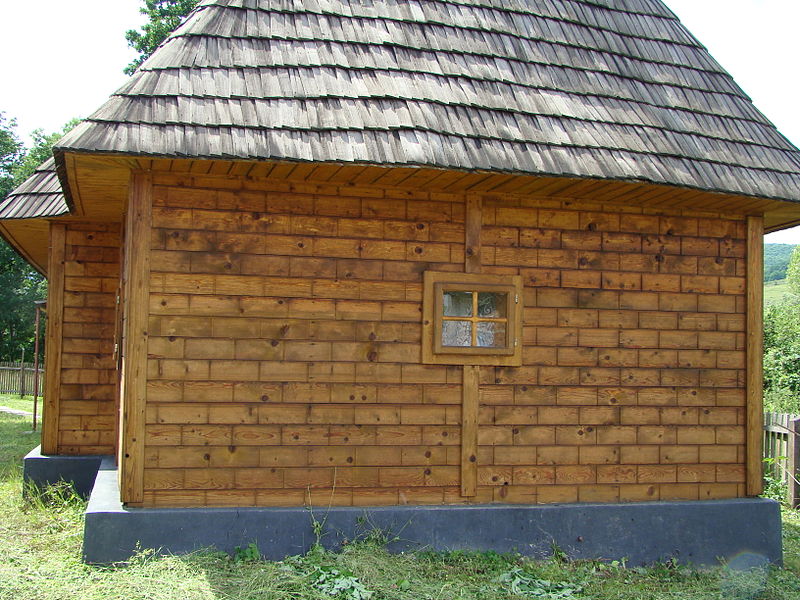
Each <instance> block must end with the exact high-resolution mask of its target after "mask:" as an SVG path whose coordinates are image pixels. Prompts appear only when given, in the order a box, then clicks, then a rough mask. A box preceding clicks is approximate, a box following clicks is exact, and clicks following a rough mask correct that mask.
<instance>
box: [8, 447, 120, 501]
mask: <svg viewBox="0 0 800 600" xmlns="http://www.w3.org/2000/svg"><path fill="white" fill-rule="evenodd" d="M103 458H104V457H103V456H47V455H44V454H42V447H41V446H37V447H36V448H34V449H33V450H31V451H30V452H29V453H28V455H27V456H26V457H25V458H24V459H23V461H22V477H23V479H24V481H25V483H26V484H28V485H30V486H33V487H36V488H39V489H43V488H45V487H47V486H48V485H52V484H54V483H58V482H60V481H66V482H67V483H70V484H71V485H72V487H73V488H74V489H75V491H76V492H77V493H78V494H79V495H80V496H82V497H84V498H88V497H89V494H91V492H92V487H94V479H95V477H96V476H97V471H98V469H99V468H100V463H101V461H102V460H103Z"/></svg>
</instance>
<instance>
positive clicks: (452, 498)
mask: <svg viewBox="0 0 800 600" xmlns="http://www.w3.org/2000/svg"><path fill="white" fill-rule="evenodd" d="M264 168H265V167H264V165H260V166H259V169H262V171H263V169H264ZM220 170H222V166H221V165H220V166H219V167H218V168H215V170H214V172H219V171H220ZM289 171H290V168H284V169H282V170H281V171H279V172H278V174H279V175H280V179H278V180H275V181H271V180H252V179H246V180H242V181H241V182H239V181H238V180H237V181H229V180H228V179H227V178H224V177H222V178H221V177H218V176H214V175H208V174H207V173H210V172H211V169H210V168H209V166H208V165H202V164H200V163H198V164H197V166H196V168H195V169H194V171H185V172H180V173H154V174H153V178H154V183H155V185H154V189H153V203H154V207H155V209H154V220H153V231H152V235H151V236H150V238H149V239H150V246H151V255H152V261H151V274H150V275H151V276H150V297H149V300H150V304H149V311H150V322H149V324H148V326H149V334H150V335H149V339H148V348H147V352H148V364H147V368H148V374H147V377H148V382H147V394H148V396H147V408H146V411H145V418H146V425H145V436H146V438H145V439H146V447H145V453H144V469H145V474H146V476H145V483H144V488H145V489H144V495H143V498H144V499H143V501H142V502H143V504H144V505H153V506H175V505H180V504H200V505H220V504H229V503H242V504H243V505H250V504H252V503H255V504H258V505H287V504H303V503H311V504H317V505H319V504H321V503H325V504H328V503H330V504H331V505H380V504H429V503H434V504H440V503H457V502H469V503H481V502H506V503H533V502H539V503H546V502H577V501H584V502H588V501H598V502H600V501H602V502H607V501H646V500H658V499H667V498H683V499H688V498H721V497H735V496H742V495H744V494H745V475H746V474H745V439H746V432H745V430H746V427H745V418H746V410H745V406H746V395H745V387H744V386H745V365H746V355H745V351H746V332H745V329H746V310H745V309H746V303H745V295H744V280H745V277H746V243H745V241H746V224H745V221H744V220H743V219H737V218H735V217H732V216H731V215H727V216H725V215H719V214H709V213H696V212H690V211H671V212H670V211H667V210H666V209H660V210H659V211H657V212H654V211H649V210H647V209H643V208H642V207H637V206H626V207H619V206H617V205H605V204H602V203H599V202H585V201H577V200H574V199H568V198H552V197H540V196H535V195H531V196H528V197H520V196H512V195H505V194H500V193H497V194H486V195H484V196H483V198H482V204H483V207H482V208H483V215H482V219H481V221H482V228H481V229H482V231H481V259H482V260H481V263H482V264H481V270H482V272H481V273H480V274H465V273H464V272H463V271H464V269H465V262H466V256H465V252H464V251H463V249H464V245H465V244H464V242H465V239H466V236H467V233H466V230H467V223H466V221H467V219H468V217H467V213H468V210H467V208H466V203H465V201H464V194H463V193H445V192H441V191H436V192H434V191H431V190H429V189H427V188H425V187H424V184H421V186H422V187H417V188H414V189H411V188H394V187H389V186H386V187H380V186H371V187H370V186H367V187H364V188H358V187H356V186H352V185H342V186H340V185H339V184H336V183H332V182H330V181H327V182H314V183H311V182H310V181H306V182H297V181H294V182H292V181H290V179H289ZM312 173H313V172H312ZM367 174H368V175H369V177H377V176H378V175H379V174H376V173H375V172H374V171H367ZM402 174H403V177H405V178H410V177H412V176H414V177H420V178H424V177H427V176H428V175H429V174H424V173H417V172H403V173H402ZM322 176H324V177H327V178H329V179H330V178H333V177H336V178H337V181H338V178H340V177H342V178H343V177H344V175H343V174H342V172H341V168H340V167H336V166H333V165H328V166H326V167H325V169H322V168H321V170H320V177H322ZM393 176H397V177H399V176H400V173H394V175H393ZM484 177H485V175H484ZM234 185H241V186H244V187H246V188H247V189H232V186H234ZM473 185H477V183H476V182H475V181H473ZM487 185H490V182H489V183H487ZM554 189H556V188H554ZM558 189H560V188H558ZM603 189H605V188H603ZM425 272H435V273H439V274H441V275H442V276H444V277H447V276H450V274H451V273H452V274H459V275H460V276H465V275H466V276H469V277H478V278H479V279H482V280H486V281H490V280H492V278H495V277H496V278H499V279H506V280H507V278H508V277H512V278H514V277H519V278H520V281H521V282H522V283H524V286H522V290H521V294H520V296H521V303H520V307H521V314H520V321H521V322H522V324H523V328H522V336H523V340H524V348H523V351H522V357H521V361H520V362H521V364H520V366H491V367H482V368H480V369H479V370H478V369H474V370H473V371H478V373H477V374H475V377H477V379H478V381H477V384H478V385H477V386H476V387H474V388H471V389H476V390H477V394H478V398H477V416H476V418H477V427H476V429H477V442H476V444H475V448H476V453H475V454H474V456H475V457H476V463H477V465H476V466H477V469H476V474H475V481H476V484H475V488H474V490H475V495H474V496H462V483H466V482H468V480H469V478H470V477H471V474H470V473H467V474H466V476H464V477H462V465H463V464H464V463H465V459H466V461H469V458H470V457H471V456H472V455H473V454H471V453H469V452H468V449H469V448H471V447H472V442H471V439H472V434H471V431H470V430H469V427H470V425H469V422H471V420H472V419H471V417H470V416H469V413H470V411H471V409H470V406H471V405H474V404H475V401H474V400H472V399H469V398H468V399H467V401H466V403H465V401H464V397H463V394H464V383H465V376H464V373H463V365H459V364H454V365H437V364H420V348H421V346H423V327H421V326H420V314H421V312H420V311H421V308H422V306H423V302H422V299H423V292H424V281H423V279H424V278H423V273H425ZM81 285H94V283H93V282H92V281H91V278H90V279H89V280H88V281H87V282H86V283H85V284H81ZM425 318H426V317H425V315H423V320H424V319H425ZM82 343H83V342H81V344H82ZM423 347H424V346H423ZM467 377H469V375H467ZM87 408H88V409H91V408H92V406H91V405H87ZM465 413H466V415H467V418H466V419H465ZM465 421H466V425H467V427H466V428H465ZM465 429H466V430H465ZM462 452H463V453H464V455H462ZM226 469H229V470H230V472H231V473H232V474H228V473H227V472H226ZM470 491H471V490H470Z"/></svg>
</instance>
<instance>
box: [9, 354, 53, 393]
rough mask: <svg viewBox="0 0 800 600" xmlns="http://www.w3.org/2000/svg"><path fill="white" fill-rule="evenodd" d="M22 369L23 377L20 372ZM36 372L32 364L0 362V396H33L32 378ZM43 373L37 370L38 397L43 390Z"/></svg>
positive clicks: (40, 369)
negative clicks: (22, 394)
mask: <svg viewBox="0 0 800 600" xmlns="http://www.w3.org/2000/svg"><path fill="white" fill-rule="evenodd" d="M23 369H24V372H25V373H24V376H23V374H22V371H23ZM35 376H36V372H35V371H34V369H33V363H24V365H23V363H19V362H0V394H21V393H24V394H28V395H32V394H33V387H34V385H33V384H34V377H35ZM43 384H44V373H43V370H42V368H41V367H40V368H39V395H40V396H41V395H42V393H43V391H44V388H43V387H42V386H43Z"/></svg>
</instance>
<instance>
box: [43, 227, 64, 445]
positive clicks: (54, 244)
mask: <svg viewBox="0 0 800 600" xmlns="http://www.w3.org/2000/svg"><path fill="white" fill-rule="evenodd" d="M66 229H67V228H66V225H64V224H63V223H50V252H49V254H48V261H47V330H46V335H45V348H44V355H45V369H44V370H45V387H44V414H43V415H42V418H43V421H42V454H58V430H59V421H60V419H59V416H60V415H59V413H60V410H61V351H62V340H63V333H64V261H65V259H66V245H67V231H66Z"/></svg>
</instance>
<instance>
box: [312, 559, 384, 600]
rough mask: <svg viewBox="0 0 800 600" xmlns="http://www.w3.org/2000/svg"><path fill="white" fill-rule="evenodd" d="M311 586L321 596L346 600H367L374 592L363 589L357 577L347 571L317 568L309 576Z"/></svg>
mask: <svg viewBox="0 0 800 600" xmlns="http://www.w3.org/2000/svg"><path fill="white" fill-rule="evenodd" d="M310 577H311V579H312V581H313V586H314V587H315V588H316V589H318V590H319V591H320V592H322V593H323V594H328V595H329V596H334V597H336V598H345V599H346V600H369V599H370V598H372V595H373V593H374V592H372V591H370V590H368V589H367V588H366V587H364V584H362V583H361V582H360V581H359V580H358V577H356V576H355V575H353V573H352V572H350V571H347V570H339V569H336V568H333V567H325V566H319V567H317V568H316V569H315V570H314V571H313V572H312V573H311V575H310Z"/></svg>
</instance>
